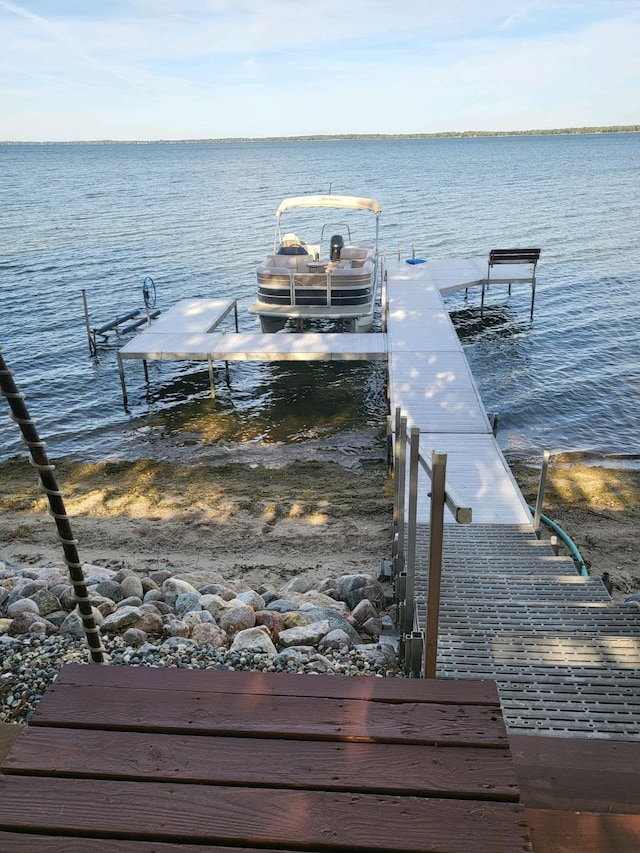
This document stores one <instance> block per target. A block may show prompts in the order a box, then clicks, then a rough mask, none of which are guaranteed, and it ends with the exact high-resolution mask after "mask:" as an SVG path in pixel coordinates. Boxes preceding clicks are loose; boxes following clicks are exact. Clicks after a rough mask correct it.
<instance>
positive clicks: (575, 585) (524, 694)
mask: <svg viewBox="0 0 640 853" xmlns="http://www.w3.org/2000/svg"><path fill="white" fill-rule="evenodd" d="M428 542H429V528H428V525H419V528H418V543H419V544H418V549H417V556H416V584H415V589H416V618H417V623H418V627H419V628H420V629H421V630H424V627H425V626H424V620H425V612H426V597H427V589H428ZM439 627H440V631H439V648H438V670H437V672H438V676H439V677H444V678H491V679H495V680H496V682H497V683H498V689H499V692H500V699H501V703H502V709H503V714H504V718H505V722H506V725H507V728H508V729H509V731H511V732H516V733H519V734H523V733H524V734H526V733H530V734H534V733H535V734H545V735H557V736H564V737H567V736H568V737H571V736H575V737H600V738H613V739H620V740H640V607H638V606H637V605H635V604H617V603H614V602H612V600H611V598H610V596H609V594H608V592H607V590H606V588H605V586H604V584H603V583H602V581H601V580H600V579H599V578H593V577H581V576H580V575H578V574H577V573H576V572H575V569H574V565H573V561H572V560H571V559H570V558H568V557H556V556H555V555H554V553H553V550H552V549H551V546H550V545H548V544H547V543H544V542H542V541H539V540H538V539H537V538H536V536H535V534H534V533H533V531H532V530H531V528H529V529H527V528H526V527H524V526H523V527H520V528H518V527H516V526H510V525H472V526H462V525H456V526H454V525H446V527H445V536H444V549H443V574H442V589H441V607H440V625H439Z"/></svg>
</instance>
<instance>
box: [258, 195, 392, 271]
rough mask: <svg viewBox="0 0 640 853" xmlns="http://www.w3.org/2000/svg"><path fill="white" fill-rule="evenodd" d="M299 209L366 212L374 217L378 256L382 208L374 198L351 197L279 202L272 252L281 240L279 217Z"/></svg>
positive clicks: (304, 197) (309, 197) (312, 197)
mask: <svg viewBox="0 0 640 853" xmlns="http://www.w3.org/2000/svg"><path fill="white" fill-rule="evenodd" d="M301 207H307V208H310V207H315V208H327V209H331V208H332V209H334V210H367V211H369V212H370V213H373V214H374V215H375V217H376V232H375V246H374V248H375V251H376V256H377V254H378V241H379V231H380V214H381V213H382V207H381V206H380V203H379V202H378V201H376V199H375V198H361V197H359V196H353V195H299V196H292V197H291V198H285V199H283V201H281V202H280V205H279V206H278V209H277V210H276V236H275V240H274V252H275V251H276V248H277V245H278V243H279V242H280V240H281V239H282V235H281V230H280V217H281V216H282V214H283V213H286V212H287V211H288V210H295V209H297V208H301Z"/></svg>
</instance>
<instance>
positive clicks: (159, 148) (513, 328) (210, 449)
mask: <svg viewBox="0 0 640 853" xmlns="http://www.w3.org/2000/svg"><path fill="white" fill-rule="evenodd" d="M639 187H640V135H639V134H598V135H585V136H581V135H576V136H571V135H567V136H563V135H560V136H530V137H500V138H464V139H430V140H371V141H360V140H354V141H336V142H279V143H268V142H255V143H178V144H139V145H137V144H129V145H125V144H104V145H101V144H89V145H86V144H69V145H59V144H51V145H0V192H1V198H2V204H1V206H0V241H1V242H0V246H1V249H0V343H2V345H3V347H4V349H3V355H4V357H5V359H6V361H7V363H8V365H9V367H10V368H11V369H12V370H13V371H14V372H15V378H16V381H17V383H18V385H19V387H20V389H21V390H22V391H23V392H25V393H26V395H27V404H28V406H29V408H30V412H31V415H32V417H34V418H35V419H37V420H38V422H39V428H40V431H41V434H42V437H43V438H45V439H46V441H47V445H48V451H49V454H50V456H51V457H52V458H55V457H59V456H71V457H74V458H77V459H87V460H98V459H105V458H137V457H145V456H154V457H158V456H160V457H162V458H168V459H174V460H176V461H180V462H193V461H209V462H220V461H232V460H237V461H248V462H256V463H265V464H278V463H279V462H282V461H285V460H287V459H295V458H302V457H304V458H308V457H309V456H310V455H313V456H314V458H322V459H338V460H339V461H341V462H343V463H344V464H347V465H352V466H357V465H358V464H359V461H360V460H362V458H366V457H367V456H371V457H374V458H379V457H380V456H381V455H382V453H383V442H382V440H381V435H382V431H383V429H384V419H385V415H386V399H385V374H384V370H383V369H382V367H381V366H380V365H378V366H372V365H363V364H359V365H355V366H354V365H349V364H340V363H327V364H318V363H316V364H286V363H283V364H277V363H276V364H256V363H247V364H242V363H235V364H233V363H232V364H231V365H230V381H229V383H228V384H227V382H226V380H225V376H224V370H223V369H220V370H218V372H217V379H216V384H217V392H218V393H217V396H216V399H215V400H212V399H211V398H210V396H209V384H208V375H207V370H206V366H203V365H202V364H193V363H157V362H156V363H150V365H149V375H150V383H149V385H148V386H146V385H145V383H144V377H143V374H142V368H141V365H140V363H139V362H128V363H127V365H126V368H127V387H128V391H129V404H130V412H125V411H124V409H123V406H122V398H121V391H120V382H119V377H118V371H117V366H116V349H117V346H116V345H121V344H122V343H124V339H122V340H119V341H118V340H117V339H115V338H113V337H112V338H111V344H112V345H111V346H106V347H103V348H101V350H100V353H99V357H98V359H92V358H91V357H90V355H89V352H88V346H87V339H86V332H85V324H84V314H83V304H82V290H83V289H84V290H85V291H86V295H87V301H88V305H89V312H90V316H91V323H92V325H94V326H98V325H101V324H102V323H104V322H107V321H108V320H109V319H111V318H112V317H114V316H116V315H118V314H121V313H125V312H126V311H129V310H132V309H133V308H136V307H140V306H141V305H142V298H141V288H142V283H143V280H144V278H145V276H148V275H150V276H152V277H153V279H154V281H155V284H156V287H157V291H158V305H159V307H160V308H162V309H168V308H170V307H171V306H172V305H173V304H174V303H175V302H176V301H177V300H178V299H180V298H184V297H187V296H214V297H216V296H232V297H236V298H237V299H238V308H239V314H240V327H241V330H247V331H249V330H259V326H258V325H257V321H256V320H255V318H253V317H252V316H251V315H249V314H248V312H247V308H248V306H249V305H250V304H251V303H252V302H253V301H254V299H255V267H256V265H257V264H258V263H259V261H260V260H261V258H262V257H263V256H264V255H265V254H266V253H267V252H268V251H269V250H270V248H271V245H272V241H273V229H274V216H273V214H274V212H275V209H276V207H277V205H278V203H279V202H280V200H281V199H282V198H284V197H286V196H290V195H299V194H304V193H309V192H322V193H324V192H328V191H332V192H334V193H344V194H354V195H363V196H372V197H375V198H377V199H378V200H379V201H380V203H381V204H382V207H383V214H382V219H381V242H382V245H383V246H385V247H386V248H387V250H388V252H389V253H396V252H397V250H398V246H400V247H401V251H402V253H403V255H405V256H407V257H408V256H409V255H410V253H411V250H412V246H415V251H416V254H418V255H419V256H421V257H429V258H440V257H443V258H444V257H465V256H475V255H485V254H488V251H489V249H491V248H499V247H510V246H539V247H541V249H542V255H541V259H540V263H539V265H538V287H537V295H536V310H535V317H534V321H533V323H530V322H529V310H528V306H529V299H530V290H529V288H527V287H523V288H521V289H520V290H519V291H516V290H514V293H513V295H512V296H511V298H510V299H509V300H508V301H507V300H506V295H505V293H504V288H495V289H493V288H492V289H491V290H490V291H489V304H490V305H491V308H490V310H489V311H487V312H485V317H484V320H483V321H482V322H481V321H480V318H479V314H478V311H477V305H478V302H479V294H475V293H474V292H473V291H471V292H470V299H469V302H468V303H465V302H464V301H463V299H462V296H460V295H457V294H455V295H452V296H451V297H448V304H449V307H450V309H451V311H452V314H453V316H454V320H455V323H456V326H457V328H458V331H459V334H460V336H461V338H462V340H463V342H464V345H465V349H466V353H467V356H468V359H469V362H470V364H471V367H472V370H473V372H474V375H475V377H476V381H477V383H478V386H479V388H480V391H481V394H482V397H483V400H484V402H485V404H486V407H487V410H488V411H490V412H498V413H499V416H500V426H501V429H500V433H499V440H500V442H501V446H502V447H503V449H504V450H505V452H506V453H507V455H508V456H509V458H516V459H535V458H538V457H539V455H540V454H541V452H542V450H544V449H549V450H551V451H552V452H553V453H555V454H558V455H561V457H562V458H567V459H575V458H583V459H586V460H590V461H591V460H595V461H604V462H605V463H611V464H627V465H638V464H640V441H639V436H640V357H639V356H640V346H639V340H640V335H639V331H638V330H639V328H640V240H639V238H638V235H639V234H640V204H639V203H638V188H639ZM4 408H5V410H4V411H0V459H5V458H7V457H10V456H12V455H15V454H16V453H22V452H24V451H23V447H22V445H21V444H20V442H19V440H18V431H17V428H16V427H15V425H14V424H13V423H12V422H11V421H10V420H9V418H8V414H7V411H6V407H4Z"/></svg>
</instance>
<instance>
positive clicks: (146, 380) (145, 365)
mask: <svg viewBox="0 0 640 853" xmlns="http://www.w3.org/2000/svg"><path fill="white" fill-rule="evenodd" d="M142 369H143V370H144V381H145V382H146V383H147V385H148V384H149V368H148V367H147V359H146V358H143V359H142Z"/></svg>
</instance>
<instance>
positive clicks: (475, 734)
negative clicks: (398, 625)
mask: <svg viewBox="0 0 640 853" xmlns="http://www.w3.org/2000/svg"><path fill="white" fill-rule="evenodd" d="M88 707H89V708H91V712H90V713H87V708H88ZM31 724H32V725H34V726H35V725H39V726H42V725H48V726H64V727H71V728H74V727H79V728H87V729H97V728H102V729H105V730H114V729H120V730H125V731H127V730H128V731H156V732H174V733H182V734H188V733H193V732H197V733H198V734H225V735H246V736H253V737H255V736H265V737H284V738H291V739H300V738H309V739H321V740H352V741H365V742H366V741H371V742H377V741H381V742H386V743H442V744H449V745H452V746H453V745H461V746H462V745H465V746H488V747H505V746H506V745H507V735H506V730H505V728H504V723H503V722H502V717H501V715H500V712H499V706H495V707H494V706H491V705H482V706H475V705H466V706H456V705H441V704H436V703H433V704H426V703H418V702H415V703H412V702H405V703H402V704H389V703H384V702H361V701H359V700H349V699H317V698H308V697H288V696H275V697H274V696H251V695H249V694H230V693H208V694H207V693H204V694H201V693H199V692H197V691H193V692H175V693H169V692H167V691H166V690H138V689H136V690H126V689H120V690H117V689H113V688H112V687H87V686H75V685H65V684H60V683H58V682H55V683H54V684H53V685H52V686H51V687H50V688H49V690H47V692H46V694H45V695H44V697H43V698H42V700H41V701H40V703H39V704H38V707H37V709H36V712H35V713H34V715H33V717H32V719H31Z"/></svg>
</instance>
